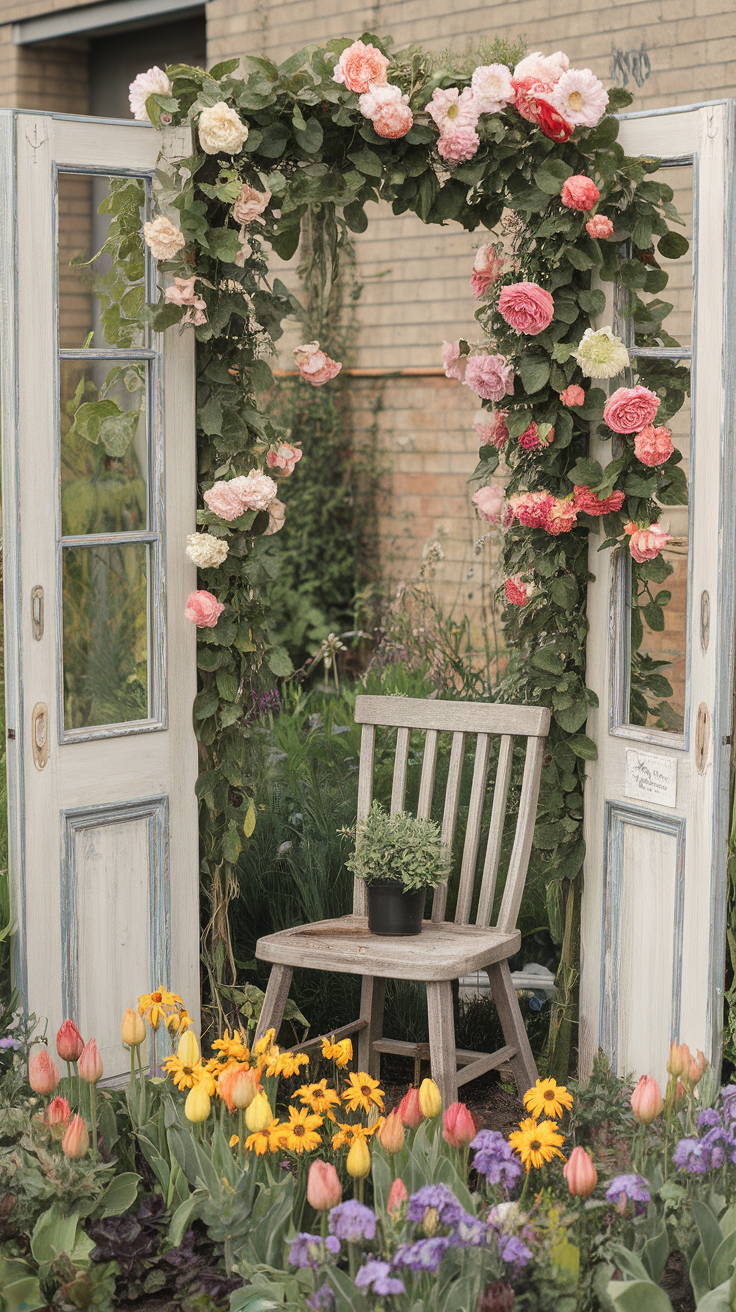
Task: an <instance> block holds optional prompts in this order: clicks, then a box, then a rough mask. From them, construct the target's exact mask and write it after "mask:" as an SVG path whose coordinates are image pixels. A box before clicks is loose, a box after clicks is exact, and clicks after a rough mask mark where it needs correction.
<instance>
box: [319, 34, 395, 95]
mask: <svg viewBox="0 0 736 1312" xmlns="http://www.w3.org/2000/svg"><path fill="white" fill-rule="evenodd" d="M387 68H388V60H387V58H386V56H385V55H382V54H381V52H380V50H376V47H375V46H372V45H363V42H362V41H353V44H352V45H351V46H348V48H347V50H343V52H342V54H341V55H340V58H339V59H338V61H337V64H336V65H335V71H334V73H333V74H332V77H333V80H334V81H335V82H343V83H344V84H345V86H346V87H347V88H348V91H357V92H358V94H359V95H361V94H363V93H364V92H366V91H369V90H370V86H371V82H376V83H379V84H380V83H381V82H385V81H386V70H387Z"/></svg>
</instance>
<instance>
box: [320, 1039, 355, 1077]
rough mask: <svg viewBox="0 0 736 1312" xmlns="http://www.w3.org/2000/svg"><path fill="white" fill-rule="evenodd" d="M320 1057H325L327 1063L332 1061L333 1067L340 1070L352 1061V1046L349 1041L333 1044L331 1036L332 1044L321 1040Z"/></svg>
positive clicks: (326, 1040) (342, 1040)
mask: <svg viewBox="0 0 736 1312" xmlns="http://www.w3.org/2000/svg"><path fill="white" fill-rule="evenodd" d="M322 1056H323V1057H326V1058H327V1060H328V1061H334V1063H335V1065H336V1066H339V1067H340V1069H341V1070H342V1068H343V1067H344V1066H347V1064H348V1062H349V1061H352V1060H353V1045H352V1043H351V1042H350V1039H340V1042H339V1043H335V1042H334V1035H333V1041H332V1042H331V1041H330V1039H326V1038H325V1039H323V1040H322Z"/></svg>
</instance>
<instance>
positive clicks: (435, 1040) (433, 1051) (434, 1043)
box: [427, 980, 457, 1107]
mask: <svg viewBox="0 0 736 1312" xmlns="http://www.w3.org/2000/svg"><path fill="white" fill-rule="evenodd" d="M427 1011H428V1013H429V1059H430V1064H431V1069H432V1079H433V1080H434V1082H435V1084H436V1085H437V1087H438V1089H439V1091H440V1095H441V1098H442V1106H443V1107H449V1106H450V1104H451V1103H453V1102H457V1058H456V1056H455V1021H454V1019H453V1015H452V985H451V984H450V983H449V982H448V981H446V980H443V981H441V982H440V983H431V984H428V985H427Z"/></svg>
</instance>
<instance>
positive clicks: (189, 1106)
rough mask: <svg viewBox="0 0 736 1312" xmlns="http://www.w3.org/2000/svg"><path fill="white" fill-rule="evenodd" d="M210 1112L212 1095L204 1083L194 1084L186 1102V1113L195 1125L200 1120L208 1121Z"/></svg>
mask: <svg viewBox="0 0 736 1312" xmlns="http://www.w3.org/2000/svg"><path fill="white" fill-rule="evenodd" d="M209 1114H210V1095H209V1094H208V1092H207V1090H206V1089H205V1087H204V1085H202V1084H194V1085H193V1086H192V1088H191V1089H190V1090H189V1093H188V1094H187V1100H186V1102H185V1103H184V1115H185V1116H186V1118H187V1120H188V1121H192V1122H193V1123H194V1124H195V1125H196V1124H198V1122H199V1121H206V1120H207V1117H208V1116H209Z"/></svg>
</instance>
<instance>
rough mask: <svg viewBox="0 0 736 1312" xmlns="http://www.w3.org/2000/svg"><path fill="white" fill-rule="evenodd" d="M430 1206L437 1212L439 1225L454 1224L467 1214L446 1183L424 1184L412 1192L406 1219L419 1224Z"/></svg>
mask: <svg viewBox="0 0 736 1312" xmlns="http://www.w3.org/2000/svg"><path fill="white" fill-rule="evenodd" d="M430 1208H432V1209H434V1211H435V1212H436V1213H437V1220H438V1221H439V1223H440V1225H447V1226H456V1225H458V1223H459V1222H460V1221H461V1220H462V1219H463V1217H465V1216H467V1213H466V1212H465V1210H464V1208H463V1207H462V1206H461V1204H460V1203H459V1202H458V1200H457V1198H456V1197H455V1195H454V1193H453V1192H452V1190H451V1189H448V1187H447V1185H446V1184H425V1185H423V1186H422V1188H421V1189H418V1190H417V1192H416V1193H415V1194H412V1196H411V1198H410V1199H409V1205H408V1207H407V1209H406V1216H407V1220H409V1221H413V1223H414V1224H415V1225H421V1223H422V1221H423V1220H424V1218H425V1215H426V1213H427V1211H428V1210H429V1209H430ZM470 1219H471V1220H472V1219H473V1218H472V1217H471V1218H470Z"/></svg>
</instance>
